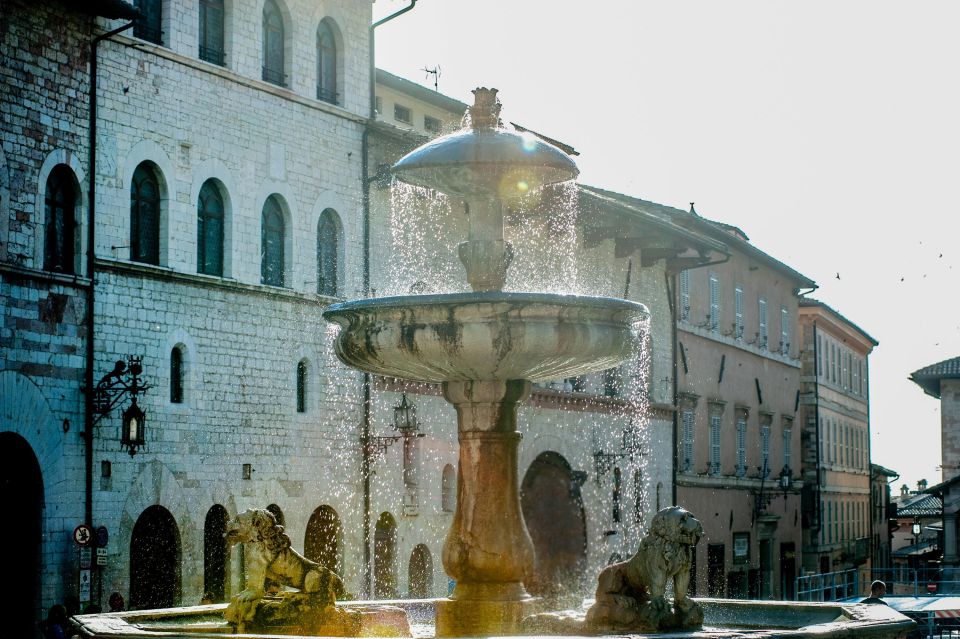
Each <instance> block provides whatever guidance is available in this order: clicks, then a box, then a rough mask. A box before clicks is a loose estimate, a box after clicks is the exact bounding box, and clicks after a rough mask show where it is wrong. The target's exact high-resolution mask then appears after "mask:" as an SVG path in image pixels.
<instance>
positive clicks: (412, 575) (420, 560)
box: [407, 544, 433, 599]
mask: <svg viewBox="0 0 960 639" xmlns="http://www.w3.org/2000/svg"><path fill="white" fill-rule="evenodd" d="M407 583H408V584H409V587H408V588H409V594H410V598H411V599H426V598H427V597H430V596H431V595H432V594H433V557H431V556H430V549H429V548H427V546H426V545H425V544H418V545H417V547H416V548H414V549H413V553H412V554H411V555H410V567H409V569H408V572H407Z"/></svg>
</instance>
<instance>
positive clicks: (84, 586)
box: [79, 570, 90, 603]
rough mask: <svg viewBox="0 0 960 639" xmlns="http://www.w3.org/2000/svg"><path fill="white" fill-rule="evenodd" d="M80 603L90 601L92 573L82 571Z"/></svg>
mask: <svg viewBox="0 0 960 639" xmlns="http://www.w3.org/2000/svg"><path fill="white" fill-rule="evenodd" d="M79 594H80V603H87V602H88V601H90V571H89V570H81V571H80V593H79Z"/></svg>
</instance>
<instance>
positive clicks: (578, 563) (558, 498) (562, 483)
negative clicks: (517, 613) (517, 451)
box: [520, 451, 587, 596]
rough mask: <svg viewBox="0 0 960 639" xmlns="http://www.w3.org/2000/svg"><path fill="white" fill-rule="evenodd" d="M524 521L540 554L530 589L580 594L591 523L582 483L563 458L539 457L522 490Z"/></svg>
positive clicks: (547, 454) (548, 454)
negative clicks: (581, 490)
mask: <svg viewBox="0 0 960 639" xmlns="http://www.w3.org/2000/svg"><path fill="white" fill-rule="evenodd" d="M520 506H521V508H522V509H523V518H524V520H525V521H526V524H527V530H529V531H530V538H531V539H533V547H534V549H535V550H536V553H537V554H536V562H535V564H534V574H533V577H532V579H530V583H526V584H525V585H526V586H527V589H528V590H529V591H530V593H531V594H535V595H546V596H551V595H560V594H564V593H571V592H579V591H580V590H581V588H582V586H583V580H584V573H585V571H586V565H587V523H586V517H585V514H584V511H583V499H582V498H581V496H580V482H579V481H578V480H577V479H576V478H575V476H574V473H573V469H572V468H571V467H570V464H569V463H568V462H567V460H566V459H564V458H563V457H562V456H561V455H559V454H557V453H555V452H552V451H547V452H544V453H541V454H540V455H538V456H537V458H536V459H535V460H533V463H532V464H530V467H529V468H528V469H527V472H526V474H525V475H524V477H523V484H522V485H521V487H520Z"/></svg>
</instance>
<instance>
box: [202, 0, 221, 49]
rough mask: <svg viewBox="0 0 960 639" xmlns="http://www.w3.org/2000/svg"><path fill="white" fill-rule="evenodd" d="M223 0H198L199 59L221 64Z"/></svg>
mask: <svg viewBox="0 0 960 639" xmlns="http://www.w3.org/2000/svg"><path fill="white" fill-rule="evenodd" d="M223 14H224V11H223V0H200V52H199V53H200V59H201V60H206V61H207V62H212V63H213V64H219V65H223Z"/></svg>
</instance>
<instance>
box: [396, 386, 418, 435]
mask: <svg viewBox="0 0 960 639" xmlns="http://www.w3.org/2000/svg"><path fill="white" fill-rule="evenodd" d="M417 426H418V425H417V407H416V406H414V405H413V404H411V403H410V402H408V401H407V394H406V393H403V394H402V395H401V396H400V403H399V404H397V405H396V406H394V407H393V429H394V430H396V431H400V432H401V433H412V432H414V431H416V430H417Z"/></svg>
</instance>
